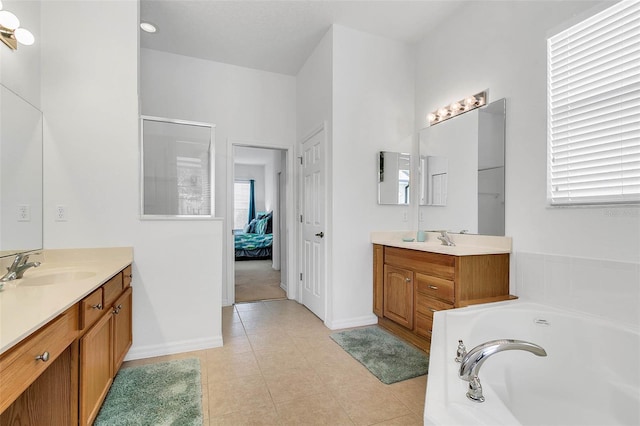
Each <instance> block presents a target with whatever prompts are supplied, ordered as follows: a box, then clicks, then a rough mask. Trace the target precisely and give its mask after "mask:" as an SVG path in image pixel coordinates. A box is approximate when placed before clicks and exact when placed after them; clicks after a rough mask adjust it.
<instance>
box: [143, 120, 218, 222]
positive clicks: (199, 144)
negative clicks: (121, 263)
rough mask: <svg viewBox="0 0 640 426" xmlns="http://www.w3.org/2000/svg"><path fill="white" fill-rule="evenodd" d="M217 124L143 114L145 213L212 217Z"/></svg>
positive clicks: (148, 216) (157, 215)
mask: <svg viewBox="0 0 640 426" xmlns="http://www.w3.org/2000/svg"><path fill="white" fill-rule="evenodd" d="M212 139H213V126H212V125H210V124H204V123H193V122H186V121H180V120H168V119H163V118H155V117H142V216H143V217H144V218H153V217H154V216H155V217H158V218H165V217H170V218H171V217H193V216H200V217H202V216H209V217H210V216H211V214H212V210H213V209H212V202H211V200H212V197H211V188H212V185H211V181H212V161H211V160H212V154H211V153H212V151H213V148H212V147H213V142H212Z"/></svg>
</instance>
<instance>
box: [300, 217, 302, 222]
mask: <svg viewBox="0 0 640 426" xmlns="http://www.w3.org/2000/svg"><path fill="white" fill-rule="evenodd" d="M300 223H302V215H300Z"/></svg>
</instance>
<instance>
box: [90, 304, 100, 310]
mask: <svg viewBox="0 0 640 426" xmlns="http://www.w3.org/2000/svg"><path fill="white" fill-rule="evenodd" d="M91 307H92V308H93V309H97V310H99V311H101V310H102V303H98V304H97V305H91Z"/></svg>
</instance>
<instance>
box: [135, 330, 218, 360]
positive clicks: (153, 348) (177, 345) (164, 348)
mask: <svg viewBox="0 0 640 426" xmlns="http://www.w3.org/2000/svg"><path fill="white" fill-rule="evenodd" d="M221 346H222V336H218V337H213V338H207V339H196V340H183V341H180V342H169V343H165V344H161V345H147V346H141V347H136V346H133V347H132V348H131V349H130V350H129V352H128V353H127V356H126V357H125V359H124V360H125V361H130V360H133V359H143V358H152V357H156V356H162V355H172V354H178V353H182V352H193V351H200V350H203V349H211V348H219V347H221Z"/></svg>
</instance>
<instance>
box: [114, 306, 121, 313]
mask: <svg viewBox="0 0 640 426" xmlns="http://www.w3.org/2000/svg"><path fill="white" fill-rule="evenodd" d="M121 309H122V305H118V306H116V307H115V308H113V313H114V314H116V315H118V314H119V313H120V310H121Z"/></svg>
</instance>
